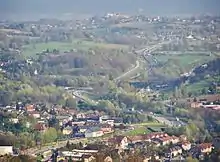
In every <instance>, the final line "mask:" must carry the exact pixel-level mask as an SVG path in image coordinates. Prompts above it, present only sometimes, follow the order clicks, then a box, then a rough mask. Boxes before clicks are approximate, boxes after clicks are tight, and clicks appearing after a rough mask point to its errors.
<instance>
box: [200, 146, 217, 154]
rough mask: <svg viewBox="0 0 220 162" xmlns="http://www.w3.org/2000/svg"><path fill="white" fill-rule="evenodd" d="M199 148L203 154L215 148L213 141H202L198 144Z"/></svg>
mask: <svg viewBox="0 0 220 162" xmlns="http://www.w3.org/2000/svg"><path fill="white" fill-rule="evenodd" d="M197 149H198V151H199V152H200V153H202V154H209V153H210V152H212V150H213V149H214V147H213V145H212V143H202V144H199V145H198V146H197Z"/></svg>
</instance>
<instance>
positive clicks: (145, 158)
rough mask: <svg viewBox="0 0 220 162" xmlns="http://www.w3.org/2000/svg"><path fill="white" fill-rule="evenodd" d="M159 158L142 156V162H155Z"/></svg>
mask: <svg viewBox="0 0 220 162" xmlns="http://www.w3.org/2000/svg"><path fill="white" fill-rule="evenodd" d="M159 159H160V157H159V156H158V155H144V156H143V162H150V161H157V160H159Z"/></svg>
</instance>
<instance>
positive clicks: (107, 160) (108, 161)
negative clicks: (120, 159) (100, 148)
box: [104, 156, 113, 162]
mask: <svg viewBox="0 0 220 162" xmlns="http://www.w3.org/2000/svg"><path fill="white" fill-rule="evenodd" d="M104 162H113V160H112V158H111V157H110V156H107V157H105V159H104Z"/></svg>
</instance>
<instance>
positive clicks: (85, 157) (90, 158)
mask: <svg viewBox="0 0 220 162" xmlns="http://www.w3.org/2000/svg"><path fill="white" fill-rule="evenodd" d="M82 159H83V162H91V161H94V160H96V158H95V157H94V156H92V155H88V154H86V155H83V156H82Z"/></svg>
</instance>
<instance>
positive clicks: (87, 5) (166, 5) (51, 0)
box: [0, 0, 220, 18]
mask: <svg viewBox="0 0 220 162" xmlns="http://www.w3.org/2000/svg"><path fill="white" fill-rule="evenodd" d="M219 6H220V1H219V0H0V15H4V16H1V17H4V18H5V17H7V16H8V15H13V14H14V15H19V14H21V15H25V14H26V16H28V15H32V14H33V15H37V14H50V15H53V14H55V15H56V14H63V13H79V14H103V13H106V12H124V13H134V12H138V10H139V9H142V10H143V13H145V14H148V15H172V14H198V13H207V12H208V13H219V12H220V10H219Z"/></svg>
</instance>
